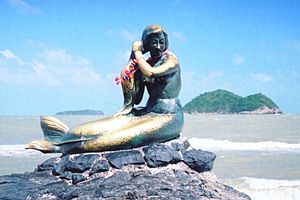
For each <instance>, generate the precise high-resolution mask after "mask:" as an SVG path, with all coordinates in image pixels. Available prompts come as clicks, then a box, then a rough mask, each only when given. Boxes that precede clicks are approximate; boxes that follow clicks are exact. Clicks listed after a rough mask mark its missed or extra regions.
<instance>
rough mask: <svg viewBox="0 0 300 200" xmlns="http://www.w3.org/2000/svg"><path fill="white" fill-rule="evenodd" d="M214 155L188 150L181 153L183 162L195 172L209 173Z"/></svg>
mask: <svg viewBox="0 0 300 200" xmlns="http://www.w3.org/2000/svg"><path fill="white" fill-rule="evenodd" d="M215 158H216V154H214V153H212V152H208V151H201V150H195V149H193V150H190V151H185V152H184V153H183V162H184V163H186V164H187V165H188V166H189V167H190V168H192V169H194V170H196V171H197V172H205V171H211V170H212V168H213V163H214V160H215Z"/></svg>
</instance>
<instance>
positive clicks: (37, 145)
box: [25, 140, 60, 153]
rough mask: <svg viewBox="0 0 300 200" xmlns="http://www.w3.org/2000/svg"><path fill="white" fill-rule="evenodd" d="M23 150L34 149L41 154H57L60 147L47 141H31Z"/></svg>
mask: <svg viewBox="0 0 300 200" xmlns="http://www.w3.org/2000/svg"><path fill="white" fill-rule="evenodd" d="M25 149H35V150H38V151H40V152H42V153H59V152H60V147H58V146H55V145H53V143H52V142H49V141H47V140H33V141H31V142H30V143H28V144H27V145H26V146H25Z"/></svg>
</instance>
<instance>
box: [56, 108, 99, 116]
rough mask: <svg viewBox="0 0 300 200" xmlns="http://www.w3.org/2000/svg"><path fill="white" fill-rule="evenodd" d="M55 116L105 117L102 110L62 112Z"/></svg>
mask: <svg viewBox="0 0 300 200" xmlns="http://www.w3.org/2000/svg"><path fill="white" fill-rule="evenodd" d="M55 115H104V113H103V112H102V111H100V110H88V109H87V110H74V111H62V112H58V113H56V114H55Z"/></svg>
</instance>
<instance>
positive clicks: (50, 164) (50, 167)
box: [36, 158, 57, 172]
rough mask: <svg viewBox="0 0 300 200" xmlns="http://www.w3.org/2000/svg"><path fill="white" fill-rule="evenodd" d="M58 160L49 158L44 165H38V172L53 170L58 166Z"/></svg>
mask: <svg viewBox="0 0 300 200" xmlns="http://www.w3.org/2000/svg"><path fill="white" fill-rule="evenodd" d="M56 161H57V158H49V159H48V160H46V161H45V162H43V163H42V164H40V165H38V166H37V168H36V171H37V172H41V171H48V170H53V169H54V166H55V165H56Z"/></svg>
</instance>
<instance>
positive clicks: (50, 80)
mask: <svg viewBox="0 0 300 200" xmlns="http://www.w3.org/2000/svg"><path fill="white" fill-rule="evenodd" d="M4 52H5V55H6V57H9V58H11V59H16V58H18V57H17V56H15V55H14V54H13V53H12V52H11V51H9V50H7V51H4ZM1 54H2V55H3V54H4V53H3V51H1ZM37 55H38V56H37V57H36V58H35V59H33V60H32V61H30V62H18V63H7V62H6V63H4V62H3V63H0V72H1V73H0V82H4V83H8V84H25V85H31V84H39V85H86V84H88V85H95V84H99V83H100V82H101V75H100V74H98V73H97V72H95V71H94V69H93V68H92V64H91V63H90V62H89V61H88V60H87V59H85V58H82V57H78V56H73V55H71V54H69V53H67V52H66V51H65V50H63V49H50V50H43V51H41V52H39V53H38V54H37Z"/></svg>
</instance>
